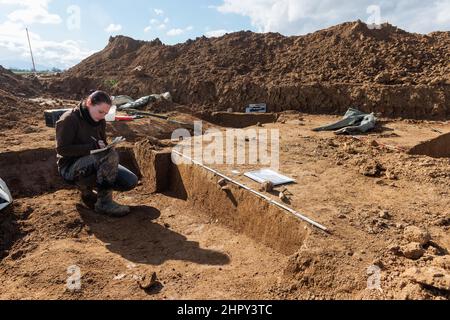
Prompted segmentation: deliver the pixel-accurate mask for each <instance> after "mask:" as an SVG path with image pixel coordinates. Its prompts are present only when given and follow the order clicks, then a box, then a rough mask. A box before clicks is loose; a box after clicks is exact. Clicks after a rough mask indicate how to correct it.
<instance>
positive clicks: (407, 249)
mask: <svg viewBox="0 0 450 320" xmlns="http://www.w3.org/2000/svg"><path fill="white" fill-rule="evenodd" d="M400 251H401V253H402V254H403V256H404V257H405V258H407V259H411V260H418V259H420V258H422V257H423V255H424V254H425V250H424V249H423V248H422V246H421V245H420V243H418V242H411V243H410V244H407V245H406V246H403V247H401V248H400Z"/></svg>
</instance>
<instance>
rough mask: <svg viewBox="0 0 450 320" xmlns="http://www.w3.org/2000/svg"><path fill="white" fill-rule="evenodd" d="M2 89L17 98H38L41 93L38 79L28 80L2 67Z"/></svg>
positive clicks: (0, 69) (0, 81) (0, 67)
mask: <svg viewBox="0 0 450 320" xmlns="http://www.w3.org/2000/svg"><path fill="white" fill-rule="evenodd" d="M0 89H1V90H3V91H7V92H10V93H12V94H14V95H16V96H21V97H24V96H27V97H28V96H36V95H37V94H39V93H40V92H41V89H42V88H41V84H40V83H39V80H37V78H34V77H33V78H32V79H28V78H25V77H22V76H20V75H16V74H14V73H12V72H11V71H9V70H7V69H5V68H3V67H2V66H0Z"/></svg>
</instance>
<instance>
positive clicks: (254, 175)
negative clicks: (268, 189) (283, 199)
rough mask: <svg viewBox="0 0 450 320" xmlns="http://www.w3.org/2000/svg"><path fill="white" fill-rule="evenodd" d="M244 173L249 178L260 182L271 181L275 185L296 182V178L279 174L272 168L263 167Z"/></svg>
mask: <svg viewBox="0 0 450 320" xmlns="http://www.w3.org/2000/svg"><path fill="white" fill-rule="evenodd" d="M244 175H245V176H246V177H247V178H250V179H252V180H255V181H256V182H259V183H264V182H268V181H270V182H272V183H273V185H274V186H280V185H283V184H288V183H293V182H295V180H294V179H291V178H289V177H286V176H283V175H282V174H279V173H278V172H275V171H273V170H271V169H262V170H258V171H252V172H247V173H245V174H244Z"/></svg>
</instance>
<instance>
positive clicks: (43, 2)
mask: <svg viewBox="0 0 450 320" xmlns="http://www.w3.org/2000/svg"><path fill="white" fill-rule="evenodd" d="M51 1H52V0H35V1H32V0H0V4H2V5H11V6H13V7H19V8H20V9H16V10H14V11H12V12H11V13H9V14H8V20H9V21H12V22H22V23H25V24H27V25H31V24H33V23H41V24H60V23H61V22H62V19H61V17H60V16H59V15H57V14H52V13H49V12H48V5H49V3H50V2H51Z"/></svg>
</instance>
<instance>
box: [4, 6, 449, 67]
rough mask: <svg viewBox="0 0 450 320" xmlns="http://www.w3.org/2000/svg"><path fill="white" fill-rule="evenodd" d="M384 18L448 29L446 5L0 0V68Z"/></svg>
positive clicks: (414, 27)
mask: <svg viewBox="0 0 450 320" xmlns="http://www.w3.org/2000/svg"><path fill="white" fill-rule="evenodd" d="M357 19H361V20H363V21H365V22H371V23H374V22H375V23H382V22H385V21H389V22H390V23H392V24H394V25H397V26H399V27H401V28H403V29H406V30H408V31H410V32H420V33H428V32H431V31H436V30H441V31H448V30H450V0H432V1H427V2H424V1H420V0H340V1H335V0H314V1H313V0H184V1H170V0H167V1H162V0H129V1H119V0H110V1H101V0H89V1H88V0H79V1H76V0H0V64H2V65H5V66H7V67H14V66H16V67H26V66H29V64H30V63H29V61H30V58H29V52H28V45H27V42H26V33H25V31H24V29H25V27H27V26H28V28H29V30H30V35H31V41H32V45H33V50H34V53H35V58H36V63H37V64H38V65H39V66H42V67H44V66H45V67H59V68H67V67H70V66H72V65H74V64H76V63H78V62H80V61H81V60H82V59H83V58H85V57H87V56H89V55H90V54H92V53H93V52H96V51H98V50H101V49H102V48H104V47H105V45H106V44H107V41H108V38H109V37H110V36H111V35H118V34H123V35H127V36H130V37H133V38H135V39H140V40H152V39H155V38H157V37H158V38H160V39H161V41H163V42H164V43H166V44H175V43H179V42H184V41H186V40H187V39H195V38H196V37H199V36H202V35H206V36H208V37H211V36H220V35H222V34H224V33H225V32H233V31H239V30H252V31H255V32H269V31H272V32H280V33H282V34H285V35H301V34H306V33H308V32H313V31H316V30H318V29H322V28H326V27H329V26H332V25H335V24H338V23H342V22H345V21H353V20H357Z"/></svg>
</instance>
